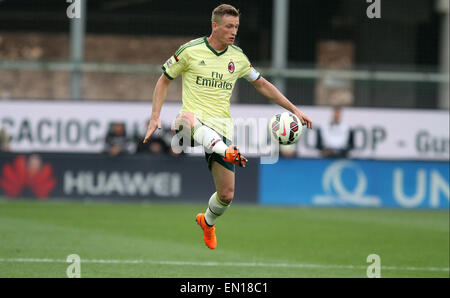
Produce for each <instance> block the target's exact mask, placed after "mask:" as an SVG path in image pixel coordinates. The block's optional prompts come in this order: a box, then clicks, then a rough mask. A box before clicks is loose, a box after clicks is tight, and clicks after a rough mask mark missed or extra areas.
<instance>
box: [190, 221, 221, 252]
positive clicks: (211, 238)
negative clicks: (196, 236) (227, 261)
mask: <svg viewBox="0 0 450 298" xmlns="http://www.w3.org/2000/svg"><path fill="white" fill-rule="evenodd" d="M195 221H196V222H197V224H198V225H199V226H200V227H201V228H202V229H203V240H205V244H206V246H208V247H209V248H210V249H215V248H216V247H217V239H216V228H215V227H214V226H208V225H207V224H206V221H205V214H204V213H199V214H197V217H196V218H195Z"/></svg>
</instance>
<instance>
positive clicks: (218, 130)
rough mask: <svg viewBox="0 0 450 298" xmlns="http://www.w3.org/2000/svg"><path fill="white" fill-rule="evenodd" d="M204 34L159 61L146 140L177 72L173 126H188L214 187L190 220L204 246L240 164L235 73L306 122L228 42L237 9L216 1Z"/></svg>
mask: <svg viewBox="0 0 450 298" xmlns="http://www.w3.org/2000/svg"><path fill="white" fill-rule="evenodd" d="M211 23H212V24H211V25H212V32H211V35H210V36H209V37H201V38H198V39H194V40H192V41H190V42H188V43H186V44H184V45H182V46H180V47H179V48H178V50H177V51H176V52H175V54H174V55H173V56H171V57H170V58H169V60H167V62H166V63H164V65H163V66H162V69H163V71H164V73H163V74H162V75H161V77H160V78H159V80H158V82H157V83H156V86H155V90H154V94H153V106H152V114H151V117H150V121H149V124H148V127H147V133H146V135H145V138H144V143H146V142H147V141H148V140H149V139H150V137H151V136H152V134H153V133H154V131H155V130H156V129H157V128H161V120H160V112H161V107H162V104H163V102H164V99H165V97H166V94H167V88H168V86H169V83H170V82H171V81H172V80H173V79H174V78H176V77H177V76H178V75H179V74H182V102H183V107H182V109H181V111H180V113H179V115H178V116H177V118H176V119H175V126H176V128H177V129H181V128H183V129H186V127H188V129H189V131H190V134H191V138H192V139H193V140H195V141H196V142H197V143H198V144H201V145H202V146H203V147H204V148H205V155H206V160H207V162H208V168H209V169H210V171H211V173H212V176H213V179H214V183H215V186H216V192H215V193H214V194H213V195H212V196H211V198H210V199H209V203H208V208H207V209H206V212H205V213H199V214H197V216H196V221H197V223H198V224H199V225H200V227H201V228H202V229H203V239H204V241H205V243H206V245H207V246H208V247H209V248H210V249H215V248H216V246H217V240H216V234H215V224H216V220H217V218H218V217H219V216H220V215H222V214H223V213H224V212H225V210H227V208H228V207H229V205H230V203H231V201H232V200H233V197H234V185H235V182H234V181H235V180H234V178H235V176H234V171H235V165H238V166H240V167H245V165H246V163H247V159H245V157H243V156H242V155H241V154H240V152H239V149H238V148H237V147H236V146H234V145H232V144H231V141H230V140H232V132H233V125H232V119H231V116H230V97H231V92H232V90H233V88H234V85H235V83H236V80H237V79H238V78H245V79H246V80H247V81H249V82H250V83H251V84H252V85H253V86H254V87H255V88H256V89H257V90H258V91H259V92H260V93H261V94H263V95H264V96H266V97H267V98H269V99H270V100H272V101H273V102H274V103H276V104H278V105H280V106H282V107H283V108H285V109H287V110H288V111H290V112H291V113H293V114H295V115H296V116H297V117H298V118H299V119H300V121H301V122H302V125H306V126H307V127H308V128H311V126H312V122H311V120H310V119H309V118H308V116H306V115H305V114H304V113H302V112H301V111H299V110H298V109H297V108H296V107H295V106H294V105H293V104H292V103H291V102H290V101H289V100H288V99H287V98H286V97H285V96H284V95H283V94H281V93H280V91H278V89H277V88H276V87H274V86H273V85H272V84H271V83H270V82H268V81H267V80H265V79H264V78H262V77H261V75H260V74H259V73H258V72H257V71H256V70H255V69H254V68H253V67H252V65H251V63H250V61H249V60H248V58H247V56H245V54H244V53H243V52H242V50H241V49H240V48H238V47H237V46H234V45H233V43H234V41H235V38H236V34H237V31H238V27H239V11H238V10H237V9H236V8H234V7H233V6H231V5H227V4H222V5H220V6H218V7H216V8H215V9H214V10H213V12H212V18H211Z"/></svg>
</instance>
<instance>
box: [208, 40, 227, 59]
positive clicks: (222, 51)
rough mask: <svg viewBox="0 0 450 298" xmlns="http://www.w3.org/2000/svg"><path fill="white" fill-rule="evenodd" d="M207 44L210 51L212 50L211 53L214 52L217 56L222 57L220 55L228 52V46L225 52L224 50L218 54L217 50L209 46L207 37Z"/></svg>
mask: <svg viewBox="0 0 450 298" xmlns="http://www.w3.org/2000/svg"><path fill="white" fill-rule="evenodd" d="M204 39H205V44H206V46H207V47H208V49H210V50H211V52H213V53H214V54H215V55H216V56H220V55H223V54H225V52H226V51H227V50H228V46H227V48H226V49H225V50H223V51H222V52H220V53H219V52H217V51H216V50H214V49H213V47H212V46H211V45H210V44H209V42H208V39H207V37H206V36H205V38H204Z"/></svg>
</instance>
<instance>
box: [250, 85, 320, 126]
mask: <svg viewBox="0 0 450 298" xmlns="http://www.w3.org/2000/svg"><path fill="white" fill-rule="evenodd" d="M250 84H252V85H253V87H255V88H256V90H258V92H259V93H261V94H262V95H264V96H265V97H267V98H268V99H270V100H271V101H272V102H274V103H276V104H277V105H279V106H282V107H283V108H285V109H286V110H288V111H290V112H291V113H292V114H294V115H296V116H297V117H298V118H299V119H300V121H301V122H302V125H306V127H307V128H312V121H311V119H309V117H308V116H307V115H306V114H305V113H303V112H302V111H300V110H299V109H297V107H296V106H294V105H293V104H292V102H290V101H289V99H287V98H286V97H285V96H284V95H283V94H282V93H281V92H280V90H278V89H277V87H275V86H274V85H273V84H272V83H270V82H269V81H267V80H266V79H264V78H263V77H259V78H258V79H257V80H255V81H251V82H250Z"/></svg>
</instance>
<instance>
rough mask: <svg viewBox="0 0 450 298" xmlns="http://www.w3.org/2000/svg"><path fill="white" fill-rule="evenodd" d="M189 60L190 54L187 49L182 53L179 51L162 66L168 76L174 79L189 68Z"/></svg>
mask: <svg viewBox="0 0 450 298" xmlns="http://www.w3.org/2000/svg"><path fill="white" fill-rule="evenodd" d="M177 53H178V55H177ZM187 60H188V55H187V53H186V51H183V52H181V53H179V51H177V52H176V53H175V54H173V55H172V56H171V57H170V58H169V59H168V60H167V61H166V62H165V63H164V64H163V65H162V66H161V68H162V70H163V71H164V74H165V75H166V77H167V78H169V79H170V80H173V79H175V78H176V77H178V76H179V75H180V74H181V73H182V72H184V71H185V70H186V69H187V62H188V61H187Z"/></svg>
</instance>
